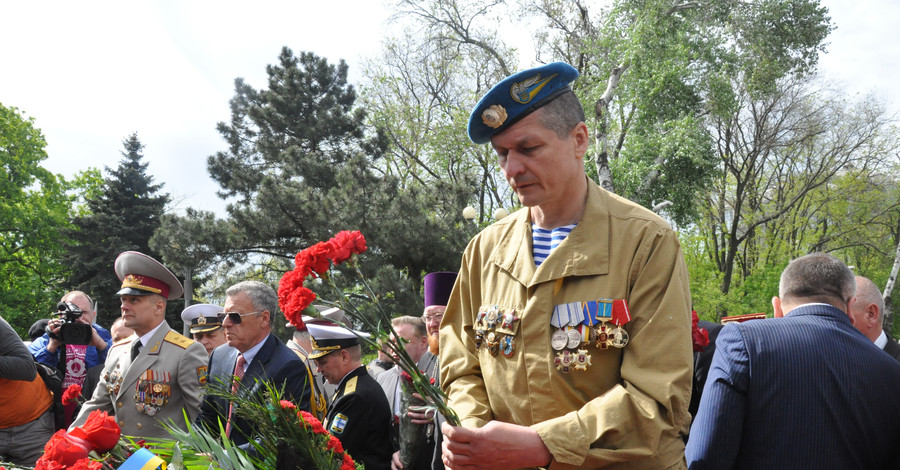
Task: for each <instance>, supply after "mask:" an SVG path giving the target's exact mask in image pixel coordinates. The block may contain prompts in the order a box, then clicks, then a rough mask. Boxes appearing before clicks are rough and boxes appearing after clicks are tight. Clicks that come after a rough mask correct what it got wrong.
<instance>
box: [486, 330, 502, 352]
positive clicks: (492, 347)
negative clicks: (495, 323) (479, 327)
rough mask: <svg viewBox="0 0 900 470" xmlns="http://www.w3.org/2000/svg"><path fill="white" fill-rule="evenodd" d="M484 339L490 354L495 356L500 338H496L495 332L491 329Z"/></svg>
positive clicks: (498, 350)
mask: <svg viewBox="0 0 900 470" xmlns="http://www.w3.org/2000/svg"><path fill="white" fill-rule="evenodd" d="M486 341H487V347H488V351H489V352H490V353H491V356H496V355H497V353H499V352H500V340H499V339H498V338H497V333H496V332H493V331H492V332H490V333H488V335H487V338H486Z"/></svg>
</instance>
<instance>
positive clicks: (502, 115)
mask: <svg viewBox="0 0 900 470" xmlns="http://www.w3.org/2000/svg"><path fill="white" fill-rule="evenodd" d="M576 78H578V71H577V70H575V67H572V66H571V65H569V64H567V63H565V62H553V63H551V64H547V65H543V66H541V67H535V68H533V69H528V70H523V71H521V72H518V73H514V74H512V75H510V76H509V77H506V78H505V79H504V80H503V81H501V82H500V83H498V84H496V85H494V87H493V88H491V90H490V91H488V92H487V94H486V95H484V97H483V98H481V101H479V102H478V104H477V105H475V109H473V110H472V114H471V115H470V116H469V128H468V131H469V139H471V140H472V142H475V143H476V144H483V143H486V142H489V141H490V140H491V137H493V136H494V134H497V133H499V132H503V131H504V130H505V129H507V128H508V127H509V126H511V125H513V124H515V123H516V122H518V121H519V120H520V119H522V118H524V117H525V116H528V115H529V114H531V113H532V112H534V111H535V110H536V109H538V108H540V107H541V106H543V105H545V104H547V103H549V102H550V101H552V100H553V99H554V98H556V97H557V96H559V95H561V94H563V93H565V92H566V91H569V90H571V88H569V84H570V83H572V81H574V80H575V79H576Z"/></svg>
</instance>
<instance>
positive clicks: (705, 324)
mask: <svg viewBox="0 0 900 470" xmlns="http://www.w3.org/2000/svg"><path fill="white" fill-rule="evenodd" d="M723 326H725V325H722V324H721V323H713V322H711V321H706V320H700V321H699V322H697V327H698V328H704V329H705V330H706V331H707V333H709V344H707V345H706V347H704V348H703V351H700V352H695V353H694V380H693V384H692V387H691V403H690V404H689V405H688V412H690V413H691V416H692V417H693V418H696V417H697V409H698V408H699V407H700V397H701V396H702V393H703V386H704V385H706V377H707V375H709V365H710V364H712V358H713V354H714V353H715V352H716V338H718V336H719V330H721V329H722V327H723ZM691 425H693V422H692V423H691Z"/></svg>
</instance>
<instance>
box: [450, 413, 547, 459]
mask: <svg viewBox="0 0 900 470" xmlns="http://www.w3.org/2000/svg"><path fill="white" fill-rule="evenodd" d="M441 432H442V433H443V434H444V442H443V444H442V449H441V451H442V452H441V458H442V460H443V461H444V466H446V467H447V468H448V469H451V470H453V469H485V470H490V469H496V470H501V469H515V468H523V467H541V466H545V465H547V464H549V463H550V459H551V457H552V456H551V455H550V451H549V450H548V449H547V446H545V445H544V441H542V440H541V438H540V436H538V434H537V431H535V430H534V429H531V428H529V427H527V426H519V425H516V424H510V423H503V422H500V421H491V422H489V423H487V424H486V425H485V426H484V427H483V428H481V429H466V428H463V427H455V426H450V425H449V424H447V423H444V424H443V426H441ZM498 449H502V450H503V452H498Z"/></svg>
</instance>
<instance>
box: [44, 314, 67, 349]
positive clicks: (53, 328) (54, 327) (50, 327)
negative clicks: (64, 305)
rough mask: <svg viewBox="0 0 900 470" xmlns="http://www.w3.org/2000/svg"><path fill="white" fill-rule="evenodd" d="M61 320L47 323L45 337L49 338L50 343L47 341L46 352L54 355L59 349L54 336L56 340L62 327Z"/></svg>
mask: <svg viewBox="0 0 900 470" xmlns="http://www.w3.org/2000/svg"><path fill="white" fill-rule="evenodd" d="M62 324H63V321H62V320H50V321H49V322H48V323H47V332H48V333H49V334H48V335H47V337H48V338H50V341H47V346H46V347H47V352H50V353H55V352H56V350H57V349H59V340H58V339H56V338H54V336H56V337H57V338H58V335H59V328H60V327H61V326H62Z"/></svg>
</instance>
